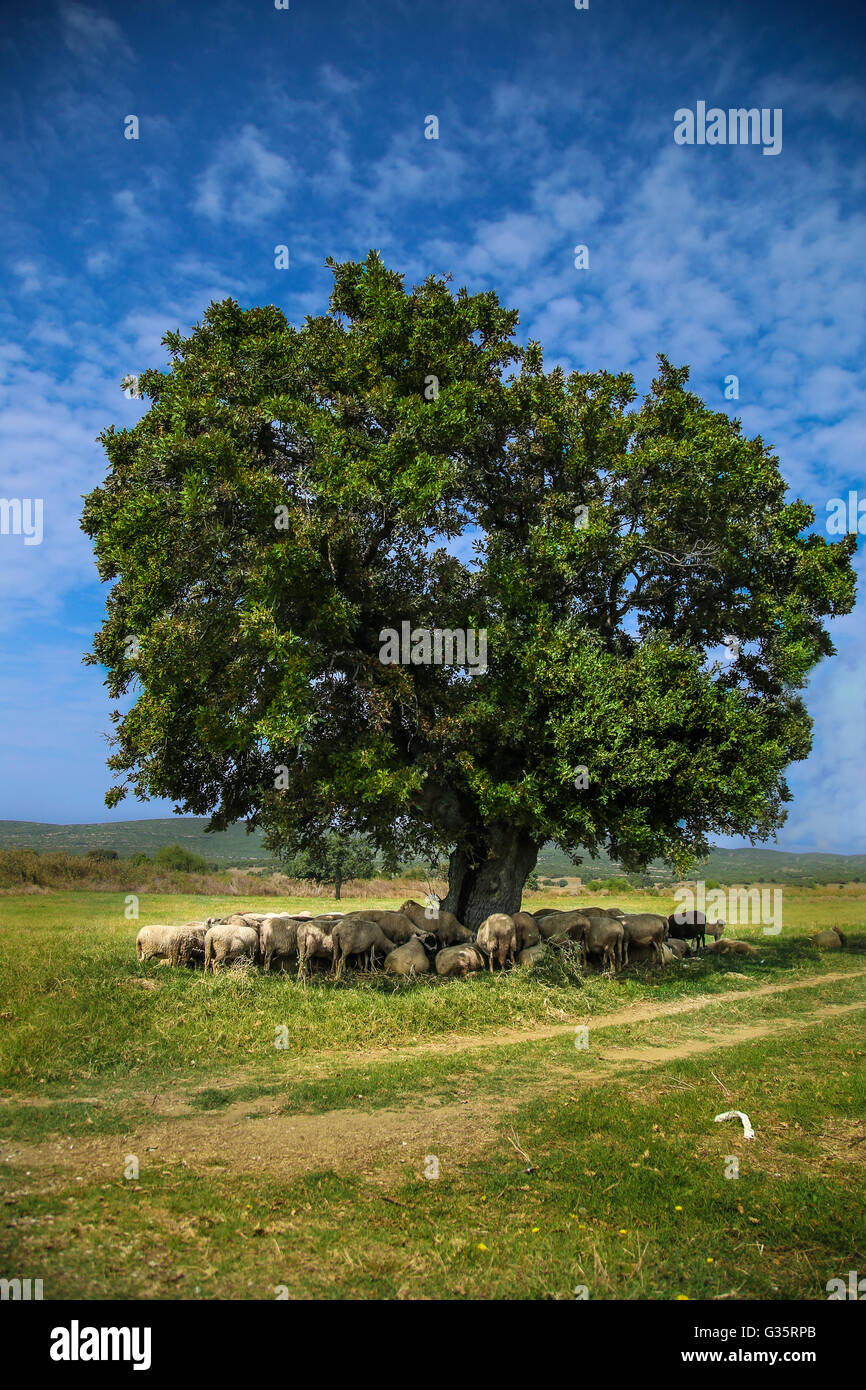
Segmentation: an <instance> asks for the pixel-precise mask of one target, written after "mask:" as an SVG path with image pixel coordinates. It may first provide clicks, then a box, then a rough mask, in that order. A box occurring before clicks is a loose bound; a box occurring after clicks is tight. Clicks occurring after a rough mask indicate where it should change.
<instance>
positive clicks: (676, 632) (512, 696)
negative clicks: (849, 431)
mask: <svg viewBox="0 0 866 1390" xmlns="http://www.w3.org/2000/svg"><path fill="white" fill-rule="evenodd" d="M332 270H333V272H334V290H333V295H332V300H331V307H330V311H329V313H328V314H325V315H322V316H319V317H313V318H309V319H307V321H306V322H305V323H304V324H303V325H302V326H301V327H300V328H293V327H291V326H290V325H288V324H287V323H286V321H285V318H284V316H283V315H282V313H281V312H280V311H279V310H278V309H276V308H274V307H266V308H260V309H250V310H244V309H241V307H240V306H239V305H238V304H237V303H235V302H234V301H233V300H226V301H224V302H223V303H221V304H212V305H211V306H210V307H209V308H208V310H207V312H206V313H205V315H204V318H203V320H202V323H201V324H199V325H198V326H197V327H196V328H195V329H194V330H193V331H192V333H191V334H190V335H189V336H186V337H184V336H182V335H181V334H180V333H171V334H168V335H166V338H165V339H164V341H165V343H166V346H167V347H168V349H169V351H170V354H171V366H170V369H169V370H168V371H166V372H158V371H150V372H146V373H144V374H143V375H142V377H141V378H140V379H139V387H140V389H141V391H142V392H143V394H144V395H145V396H147V397H148V398H149V400H150V402H151V405H150V408H149V410H148V412H147V414H146V415H145V416H144V417H143V419H142V420H141V421H139V423H138V424H137V425H136V426H135V427H134V428H132V429H130V430H116V429H115V428H114V427H109V428H108V429H106V431H105V432H104V434H103V436H102V442H103V444H104V447H105V449H106V453H107V455H108V459H109V464H110V468H109V473H108V476H107V478H106V480H105V483H104V485H103V486H102V487H101V488H97V489H95V490H94V491H93V493H91V495H90V496H89V497H88V498H87V499H85V506H84V512H83V517H82V526H83V527H84V529H85V531H87V533H88V534H89V535H91V536H92V537H93V539H94V542H95V548H96V560H97V564H98V567H99V572H100V574H101V576H102V577H103V578H104V579H106V580H113V581H114V584H113V587H112V589H111V592H110V594H109V597H108V602H107V610H106V619H105V622H104V624H103V627H102V629H101V631H100V632H99V633H98V634H97V636H96V639H95V642H94V650H93V654H92V656H91V657H89V658H88V659H89V660H95V661H99V662H101V663H102V664H103V665H104V666H105V667H106V668H107V673H108V674H107V681H106V683H107V686H108V688H109V691H110V693H111V695H112V696H113V697H117V696H119V695H122V694H123V693H125V692H128V691H135V692H136V694H137V698H136V701H135V704H134V705H133V706H132V708H131V709H130V710H129V712H128V713H127V714H125V715H124V716H123V717H122V718H120V719H119V721H118V723H117V733H116V743H115V747H114V750H113V754H112V758H111V762H110V766H111V768H112V770H113V771H114V772H115V773H116V774H117V776H118V783H117V787H116V789H114V790H113V791H112V792H111V793H110V794H109V796H110V798H111V801H112V804H114V803H115V802H116V801H117V800H119V799H120V798H121V797H122V796H123V795H125V794H126V791H127V789H130V790H132V791H134V792H135V794H136V795H138V796H142V797H148V796H169V797H172V798H173V799H175V800H176V801H177V802H178V803H179V804H180V805H181V806H182V807H183V808H184V809H185V810H187V811H194V812H196V813H199V814H200V813H202V812H203V811H208V812H210V813H211V814H212V815H213V817H214V820H215V823H216V824H225V823H227V822H229V821H232V820H235V819H239V818H248V819H250V820H252V821H259V822H261V823H263V824H265V825H266V826H267V827H268V828H269V831H270V833H271V834H272V836H273V837H274V843H279V844H284V845H297V844H302V843H309V844H312V843H313V842H315V841H317V840H321V839H322V837H323V836H326V835H327V834H328V833H329V832H330V831H331V830H332V829H333V827H334V826H336V825H339V826H340V828H341V832H342V833H347V834H363V835H365V836H367V837H369V838H370V839H371V840H372V841H373V842H375V843H376V844H377V845H379V846H380V847H382V848H383V849H385V850H387V851H388V852H389V853H400V854H405V853H407V852H408V853H412V852H426V851H428V850H430V849H434V850H438V851H441V850H444V849H447V848H450V847H453V846H458V847H460V848H461V849H467V850H468V849H469V848H470V847H475V849H476V850H477V848H478V847H479V846H481V847H483V846H484V845H485V844H489V843H490V842H491V840H492V838H493V837H494V832H495V834H496V835H498V836H499V837H500V839H501V831H502V827H511V828H512V829H514V830H515V831H520V832H521V833H522V834H524V835H525V836H528V837H529V839H530V840H533V841H538V842H541V841H543V840H545V839H549V838H552V839H554V840H556V841H558V843H559V844H560V845H561V846H562V847H563V848H565V849H574V848H575V847H576V846H577V845H579V844H583V845H586V846H589V847H593V846H595V845H604V846H606V847H608V848H615V849H616V851H617V852H618V853H620V854H621V855H622V856H623V857H625V858H627V860H628V861H629V862H630V863H632V864H634V865H635V866H637V865H639V864H640V863H641V862H643V861H645V860H646V859H648V858H650V857H653V856H655V855H662V856H667V857H670V858H671V859H673V860H674V861H675V862H677V863H678V864H680V863H682V862H685V861H686V860H687V859H688V857H689V856H690V855H694V854H699V853H701V852H702V851H703V850H704V848H705V846H706V844H707V839H708V837H709V836H710V835H712V834H713V833H719V832H723V833H728V834H741V835H749V834H754V835H756V836H767V835H768V834H771V833H772V831H773V830H774V829H775V828H777V826H778V825H779V824H781V821H782V820H783V818H784V804H785V802H786V800H787V799H788V796H789V793H788V791H787V788H786V785H785V781H784V769H785V766H786V765H787V763H788V762H790V761H791V760H792V759H795V758H802V757H804V756H806V754H807V752H808V749H809V743H810V723H809V719H808V716H807V714H806V711H805V709H804V707H803V704H802V701H801V699H800V697H799V694H798V691H799V690H800V689H801V688H802V687H803V685H804V684H805V681H806V679H807V677H808V673H809V671H810V670H811V669H812V668H813V667H814V664H815V663H816V662H817V661H818V660H820V659H821V658H822V657H824V656H827V655H830V654H831V653H832V650H833V649H832V644H831V643H830V639H829V637H828V635H827V632H826V630H825V628H824V626H823V619H824V618H825V617H826V616H827V615H829V614H838V613H845V612H847V611H849V610H850V608H851V606H852V604H853V596H854V580H853V574H852V569H851V564H850V555H851V553H852V550H853V538H851V537H845V538H843V539H842V540H841V541H840V542H838V543H837V544H834V545H829V544H828V543H827V542H826V541H825V540H824V539H823V537H821V536H819V535H816V534H809V533H805V532H806V528H808V527H809V526H810V525H812V523H813V521H814V516H813V513H812V511H811V509H810V508H809V507H807V506H806V505H805V504H804V503H802V502H799V501H796V500H795V501H786V498H785V484H784V480H783V479H782V477H781V474H780V472H779V468H778V462H777V460H776V459H775V458H774V457H773V455H772V453H771V452H770V450H769V449H768V448H767V447H766V446H765V445H764V443H763V441H762V440H760V439H754V440H749V439H746V438H744V437H743V435H742V431H741V428H740V425H739V423H738V422H736V421H735V422H731V421H730V420H729V419H728V418H727V417H726V416H725V415H723V414H720V413H715V412H712V411H710V410H708V409H707V407H706V406H705V405H704V404H703V403H702V402H701V401H700V400H699V399H698V398H697V397H696V396H694V395H693V394H691V393H690V392H689V391H688V390H687V380H688V371H687V369H686V368H683V367H679V368H676V367H673V366H672V365H671V364H670V363H668V362H667V361H666V359H665V358H663V357H661V358H660V359H659V374H658V376H657V377H656V379H655V381H654V382H653V384H652V388H651V390H650V392H649V394H648V396H647V398H646V400H645V401H643V403H641V404H640V405H639V406H638V405H637V404H636V393H635V388H634V383H633V381H632V379H631V377H630V376H629V375H627V374H619V375H615V374H611V373H607V372H595V373H591V372H585V373H573V374H571V375H566V374H565V373H564V372H563V371H562V370H561V369H559V368H557V369H555V370H553V371H551V372H545V370H544V364H543V356H542V352H541V348H540V346H539V345H537V344H530V345H529V347H528V348H527V349H525V350H523V351H521V350H520V349H519V348H518V346H517V344H516V342H515V340H514V336H513V335H514V330H515V327H516V323H517V315H516V313H515V312H514V311H512V310H508V309H505V308H503V307H502V306H501V305H500V304H499V301H498V299H497V297H496V295H495V294H493V293H492V292H485V293H483V294H479V295H470V294H468V293H467V292H466V291H465V290H460V291H458V292H457V293H456V294H454V293H452V291H451V290H450V288H449V287H448V285H447V283H446V282H445V281H442V280H437V279H435V278H432V277H431V278H430V279H428V280H426V281H425V282H424V283H423V284H422V285H419V286H415V287H414V288H412V289H411V290H408V291H407V290H406V288H405V286H404V284H403V280H402V277H401V276H399V275H397V274H395V273H394V272H393V271H391V270H389V269H388V268H387V267H386V266H385V265H384V264H383V263H382V261H381V259H380V257H378V255H376V254H375V253H372V252H371V254H370V255H369V256H368V257H367V259H366V260H365V261H364V262H363V263H346V264H342V265H332ZM458 537H459V538H461V539H460V544H459V549H458V554H459V558H458V557H457V554H455V553H450V552H451V551H452V550H453V549H454V547H453V542H454V541H455V540H456V539H457V538H458ZM473 546H474V554H473V553H472V547H473ZM403 621H407V622H409V623H410V625H411V627H412V628H415V627H423V628H427V629H434V628H448V629H452V630H453V629H461V630H467V629H484V630H486V632H487V648H488V670H487V673H486V674H484V675H474V676H471V677H470V675H469V674H468V673H467V672H465V671H460V670H458V669H456V668H454V667H447V666H443V665H435V664H433V665H426V666H425V665H419V666H405V667H404V666H399V665H398V666H391V665H383V664H382V662H381V660H380V654H379V648H380V638H379V634H380V632H381V631H382V630H383V629H385V628H395V629H399V628H400V625H401V623H402V622H403ZM130 636H134V638H135V639H136V640H135V643H134V644H133V648H132V650H134V652H135V655H134V656H130V655H129V652H130V649H131V648H130V644H129V638H130ZM726 640H728V643H729V647H730V649H731V650H733V651H735V652H736V657H735V659H733V660H730V659H728V658H727V657H722V658H720V657H719V650H720V648H721V644H722V643H723V642H725V641H726ZM578 766H581V767H584V766H585V767H586V768H587V770H588V780H587V784H586V785H585V786H583V787H582V788H580V789H579V788H578V787H577V786H576V785H575V768H576V767H578Z"/></svg>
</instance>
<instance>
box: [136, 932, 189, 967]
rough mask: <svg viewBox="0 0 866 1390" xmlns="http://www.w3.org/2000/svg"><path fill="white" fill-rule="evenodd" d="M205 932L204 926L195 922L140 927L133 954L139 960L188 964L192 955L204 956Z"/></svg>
mask: <svg viewBox="0 0 866 1390" xmlns="http://www.w3.org/2000/svg"><path fill="white" fill-rule="evenodd" d="M206 932H207V927H206V926H203V925H199V924H198V923H195V922H187V923H185V924H184V925H183V926H175V927H168V926H163V925H156V926H148V927H142V928H141V930H140V931H139V933H138V936H137V937H136V938H135V954H136V955H137V956H138V959H139V960H162V961H164V962H166V963H167V964H168V965H189V963H190V961H191V960H193V958H194V957H196V956H204V949H205V935H206Z"/></svg>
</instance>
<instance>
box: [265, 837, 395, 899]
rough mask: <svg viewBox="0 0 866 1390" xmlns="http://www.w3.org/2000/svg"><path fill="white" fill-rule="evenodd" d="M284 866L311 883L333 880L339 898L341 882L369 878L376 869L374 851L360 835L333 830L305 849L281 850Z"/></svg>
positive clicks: (294, 875)
mask: <svg viewBox="0 0 866 1390" xmlns="http://www.w3.org/2000/svg"><path fill="white" fill-rule="evenodd" d="M270 848H274V849H276V850H277V852H278V853H279V855H280V860H281V863H282V866H283V870H284V872H285V873H286V874H288V876H289V877H290V878H310V879H312V880H313V882H314V883H333V885H334V897H335V898H337V899H338V900H339V898H340V893H341V890H342V887H343V884H344V883H346V882H348V880H349V879H352V878H372V877H373V876H374V874H375V873H376V867H377V865H376V852H375V850H374V849H373V848H372V846H371V845H370V844H369V842H368V841H367V840H365V839H363V837H362V836H360V835H341V834H339V833H338V832H337V831H332V832H331V833H330V834H328V835H325V836H324V837H323V838H322V839H321V840H319V841H317V842H316V843H315V844H313V845H310V846H308V847H307V848H306V849H301V850H297V851H295V852H294V853H292V852H283V853H280V851H279V847H278V846H277V845H272V846H270Z"/></svg>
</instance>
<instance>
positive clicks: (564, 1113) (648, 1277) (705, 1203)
mask: <svg viewBox="0 0 866 1390" xmlns="http://www.w3.org/2000/svg"><path fill="white" fill-rule="evenodd" d="M861 1037H862V1023H861V1022H859V1021H858V1020H857V1019H856V1018H849V1019H847V1020H844V1021H841V1022H834V1023H833V1024H832V1025H828V1026H826V1027H818V1028H812V1029H810V1030H808V1032H804V1033H803V1034H802V1036H801V1035H798V1034H790V1035H788V1036H786V1037H785V1038H784V1039H779V1040H777V1041H772V1040H771V1041H769V1042H766V1043H764V1044H763V1045H762V1046H761V1049H760V1055H759V1056H758V1057H756V1053H755V1049H754V1048H753V1047H752V1046H749V1045H745V1046H739V1047H733V1048H729V1049H727V1050H725V1052H724V1053H723V1055H721V1056H719V1057H718V1058H717V1059H715V1061H714V1068H713V1070H714V1072H715V1075H716V1077H717V1081H718V1084H716V1083H713V1086H712V1088H711V1090H710V1092H709V1093H708V1087H707V1084H706V1083H707V1077H706V1067H705V1064H704V1063H703V1062H702V1061H701V1060H700V1059H691V1060H689V1059H686V1060H684V1061H678V1062H676V1063H672V1064H669V1065H667V1066H665V1067H662V1068H659V1069H658V1070H656V1071H654V1072H653V1073H652V1075H651V1076H646V1075H644V1076H630V1077H628V1078H626V1079H622V1080H619V1081H616V1082H614V1083H613V1084H612V1085H608V1086H606V1087H604V1088H603V1089H598V1088H595V1089H594V1088H584V1089H581V1088H580V1087H576V1086H573V1085H572V1086H568V1087H563V1088H561V1089H560V1090H559V1092H558V1093H557V1092H554V1093H553V1094H551V1093H550V1091H547V1092H546V1093H545V1094H544V1095H542V1096H538V1097H535V1098H532V1099H530V1100H528V1101H527V1102H526V1103H525V1104H523V1105H520V1106H519V1108H518V1109H517V1111H516V1113H514V1114H513V1115H511V1116H509V1117H508V1119H507V1121H505V1120H504V1121H502V1122H501V1124H500V1125H499V1126H498V1133H495V1134H494V1137H493V1140H492V1142H491V1143H490V1145H489V1147H488V1148H487V1149H486V1150H485V1151H481V1152H479V1151H477V1150H472V1151H468V1152H465V1153H463V1152H460V1151H459V1150H458V1151H457V1152H453V1153H448V1154H445V1153H443V1154H442V1156H441V1160H440V1177H439V1179H438V1180H432V1181H431V1180H428V1179H426V1178H425V1177H424V1175H423V1169H424V1164H423V1160H420V1159H416V1157H415V1155H413V1161H412V1162H410V1163H409V1164H407V1165H406V1167H405V1168H404V1170H403V1172H402V1173H401V1174H395V1175H394V1176H393V1178H392V1179H391V1180H390V1181H386V1182H384V1183H383V1182H382V1181H376V1180H372V1179H371V1177H370V1176H369V1175H367V1174H357V1173H352V1172H342V1173H341V1172H334V1171H330V1170H325V1171H311V1172H309V1173H307V1174H305V1175H304V1176H303V1177H301V1178H296V1179H294V1180H292V1181H289V1182H286V1181H285V1180H281V1179H280V1178H279V1176H278V1175H276V1174H274V1173H269V1172H266V1171H265V1172H261V1173H259V1174H255V1175H254V1174H250V1173H232V1172H217V1171H213V1172H209V1171H207V1170H204V1169H202V1170H199V1171H198V1172H195V1173H193V1172H191V1171H190V1170H189V1169H188V1168H185V1167H183V1166H181V1165H173V1164H165V1163H159V1162H158V1161H156V1160H155V1161H154V1163H153V1164H152V1165H151V1166H150V1167H149V1168H148V1170H147V1171H145V1172H143V1173H142V1176H141V1179H140V1181H139V1182H137V1183H129V1182H123V1181H119V1180H114V1181H106V1180H104V1179H103V1180H100V1179H99V1178H98V1176H97V1175H95V1174H94V1173H90V1174H89V1175H88V1177H87V1180H86V1181H85V1182H84V1183H83V1184H82V1183H80V1182H74V1181H68V1180H63V1179H61V1180H55V1181H54V1182H53V1183H52V1184H51V1185H50V1187H49V1189H48V1190H47V1191H46V1190H44V1179H43V1180H42V1184H43V1186H42V1188H41V1189H40V1181H39V1180H37V1179H36V1178H34V1177H33V1176H29V1177H28V1176H22V1175H21V1174H20V1173H16V1174H14V1175H13V1174H12V1173H10V1174H9V1177H8V1182H7V1184H6V1186H7V1190H8V1191H11V1192H13V1193H14V1213H15V1215H14V1222H13V1223H10V1222H9V1221H7V1222H6V1224H5V1226H4V1228H3V1233H2V1242H3V1244H2V1245H0V1264H2V1266H3V1267H4V1268H5V1267H7V1266H9V1262H10V1260H12V1259H14V1261H15V1262H16V1267H20V1268H22V1269H23V1268H25V1267H26V1269H27V1270H28V1271H31V1272H32V1273H33V1275H34V1277H38V1276H41V1277H43V1278H44V1279H45V1287H46V1297H49V1298H62V1297H69V1298H80V1297H108V1298H141V1297H163V1298H167V1297H171V1298H178V1297H181V1298H189V1297H205V1298H221V1299H225V1298H241V1299H242V1298H250V1297H252V1298H272V1297H274V1296H275V1292H274V1291H275V1288H276V1287H277V1286H278V1285H283V1286H285V1287H286V1288H287V1289H288V1291H289V1295H290V1296H291V1297H293V1298H306V1297H354V1298H367V1297H384V1298H394V1297H421V1298H449V1297H454V1296H455V1295H456V1296H459V1297H466V1298H480V1299H500V1298H541V1299H571V1298H574V1296H575V1289H576V1287H577V1286H579V1285H584V1286H586V1288H587V1290H588V1294H589V1297H590V1298H611V1297H615V1298H647V1297H651V1298H662V1299H672V1298H676V1297H678V1296H686V1297H689V1298H692V1299H694V1298H746V1299H786V1298H794V1299H808V1298H823V1297H825V1296H826V1293H825V1284H826V1281H827V1280H828V1279H830V1278H832V1277H835V1276H836V1275H838V1274H839V1273H840V1272H841V1273H844V1272H845V1271H847V1270H848V1269H849V1268H856V1267H857V1264H858V1260H859V1261H860V1262H861V1263H862V1252H863V1235H864V1232H863V1226H862V1221H863V1218H862V1211H863V1195H864V1193H863V1165H862V1154H859V1153H858V1145H857V1142H856V1136H855V1142H854V1143H852V1142H851V1138H852V1131H854V1130H855V1128H856V1121H857V1117H858V1116H860V1117H862V1113H863V1109H862V1107H863V1101H864V1089H866V1088H864V1078H863V1072H862V1066H861V1067H860V1069H859V1071H858V1068H857V1065H856V1058H857V1056H858V1055H859V1051H860V1049H859V1043H860V1039H861ZM546 1046H548V1047H549V1046H550V1044H547V1045H546ZM816 1055H818V1056H820V1057H821V1059H822V1073H821V1078H820V1083H819V1084H818V1085H816V1082H815V1066H814V1060H815V1056H816ZM539 1060H540V1059H539ZM756 1063H758V1064H757V1065H756ZM576 1065H577V1064H576ZM855 1073H856V1074H855ZM780 1077H784V1080H781V1081H780ZM511 1080H512V1077H511V1073H510V1072H509V1070H508V1069H507V1068H506V1070H505V1072H504V1073H503V1075H502V1084H503V1086H507V1085H508V1084H509V1082H510V1081H511ZM722 1086H724V1087H725V1088H726V1092H727V1093H725V1092H723V1091H722V1089H721V1087H722ZM732 1107H737V1108H743V1109H745V1110H746V1111H747V1112H748V1113H749V1114H750V1116H751V1117H752V1119H753V1122H754V1123H755V1126H756V1130H757V1135H756V1139H755V1140H754V1141H753V1142H752V1143H751V1144H749V1143H747V1142H746V1141H744V1140H743V1138H742V1134H741V1131H740V1128H739V1126H738V1125H737V1126H734V1125H725V1126H717V1125H714V1124H713V1115H714V1113H716V1111H717V1110H721V1109H728V1108H732ZM860 1134H861V1136H862V1123H861V1126H860ZM828 1136H829V1139H828ZM515 1140H516V1143H517V1144H518V1145H519V1151H518V1148H515V1142H514V1141H515ZM860 1147H862V1145H861V1146H860ZM731 1154H733V1155H736V1156H738V1157H739V1161H740V1175H739V1177H738V1178H736V1179H731V1178H725V1169H726V1166H729V1165H728V1164H727V1156H728V1155H731ZM527 1169H529V1170H530V1171H527ZM678 1208H680V1209H679V1210H678ZM3 1245H5V1247H6V1251H5V1257H4V1249H3ZM482 1246H485V1247H486V1249H482V1248H481V1247H482ZM58 1251H62V1258H60V1259H58V1255H57V1252H58Z"/></svg>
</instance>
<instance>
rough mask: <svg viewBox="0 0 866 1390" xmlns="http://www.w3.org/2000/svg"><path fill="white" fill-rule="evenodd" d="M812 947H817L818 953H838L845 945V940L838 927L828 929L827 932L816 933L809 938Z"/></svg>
mask: <svg viewBox="0 0 866 1390" xmlns="http://www.w3.org/2000/svg"><path fill="white" fill-rule="evenodd" d="M810 940H811V942H812V945H813V946H817V947H818V949H819V951H840V950H841V949H842V947H843V946H844V945H845V938H844V936H843V935H842V933H841V932H840V930H839V928H838V927H830V928H829V929H828V930H827V931H819V932H816V933H815V935H814V936H813V937H810Z"/></svg>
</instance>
